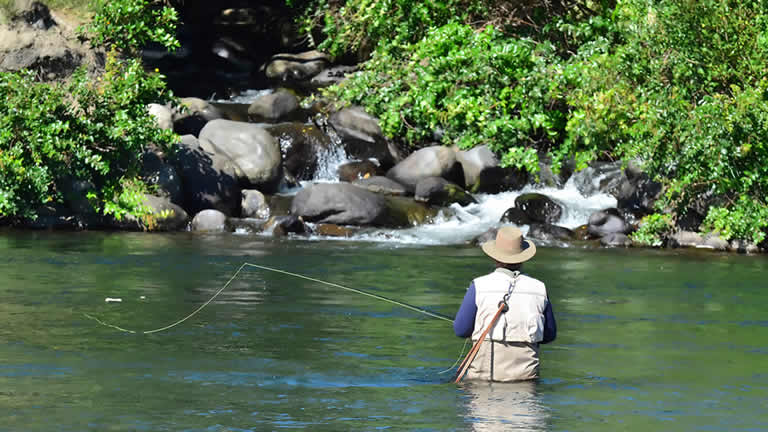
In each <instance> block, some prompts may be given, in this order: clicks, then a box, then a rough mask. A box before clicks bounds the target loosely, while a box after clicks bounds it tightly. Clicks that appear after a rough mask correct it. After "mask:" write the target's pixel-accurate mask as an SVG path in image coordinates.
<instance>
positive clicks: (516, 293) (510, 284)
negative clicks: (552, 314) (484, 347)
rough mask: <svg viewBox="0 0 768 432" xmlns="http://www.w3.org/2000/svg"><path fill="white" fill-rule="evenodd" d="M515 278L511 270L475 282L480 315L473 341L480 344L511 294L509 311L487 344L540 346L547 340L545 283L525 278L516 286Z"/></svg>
mask: <svg viewBox="0 0 768 432" xmlns="http://www.w3.org/2000/svg"><path fill="white" fill-rule="evenodd" d="M513 274H514V273H513V272H512V271H510V270H507V269H504V268H497V269H496V271H494V272H493V273H491V274H488V275H485V276H481V277H479V278H477V279H475V280H474V284H475V304H476V305H477V315H476V316H475V329H474V331H473V332H472V340H478V339H479V338H480V335H481V334H482V333H483V331H485V329H486V328H487V327H488V326H489V325H490V323H491V321H492V320H493V317H494V315H496V311H498V310H499V302H500V301H502V300H503V299H504V296H505V295H506V294H507V293H508V292H510V290H511V293H510V295H509V300H508V301H507V304H508V305H509V310H508V311H507V312H506V313H503V314H502V315H501V317H500V318H499V319H498V321H496V325H494V327H493V329H491V331H490V332H488V336H486V340H488V339H490V340H493V341H498V342H527V343H538V342H541V341H542V340H543V339H544V309H545V308H546V307H547V290H546V288H545V287H544V284H543V283H542V282H541V281H538V280H536V279H534V278H532V277H528V276H526V275H523V274H521V275H519V276H518V277H517V281H516V282H515V281H514V278H513Z"/></svg>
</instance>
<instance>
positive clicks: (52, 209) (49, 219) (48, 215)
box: [0, 203, 85, 230]
mask: <svg viewBox="0 0 768 432" xmlns="http://www.w3.org/2000/svg"><path fill="white" fill-rule="evenodd" d="M35 212H36V213H37V218H35V219H27V218H24V219H22V220H20V221H19V226H21V227H22V228H29V229H53V230H56V229H65V230H78V229H83V228H85V227H84V226H83V225H82V223H81V222H82V220H81V218H79V217H78V216H77V215H75V214H74V213H73V212H72V210H70V209H69V208H68V207H67V206H65V205H63V204H58V203H53V204H45V205H41V206H40V207H38V208H37V209H35ZM8 222H9V221H3V220H2V219H0V225H5V224H7V223H8Z"/></svg>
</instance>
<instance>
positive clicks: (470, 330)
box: [453, 226, 557, 382]
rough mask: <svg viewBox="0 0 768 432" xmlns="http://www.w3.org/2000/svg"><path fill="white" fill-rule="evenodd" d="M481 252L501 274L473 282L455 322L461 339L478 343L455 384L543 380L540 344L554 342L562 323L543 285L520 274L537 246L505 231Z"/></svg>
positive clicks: (508, 228)
mask: <svg viewBox="0 0 768 432" xmlns="http://www.w3.org/2000/svg"><path fill="white" fill-rule="evenodd" d="M482 249H483V252H485V254H486V255H488V256H489V257H490V258H491V259H493V260H494V262H495V263H496V269H495V270H494V271H493V272H492V273H490V274H487V275H485V276H481V277H478V278H476V279H475V280H474V281H472V283H471V284H470V285H469V288H468V289H467V293H466V295H465V296H464V301H463V302H462V304H461V307H460V308H459V312H458V313H457V314H456V319H455V320H454V322H453V329H454V332H455V333H456V336H459V337H464V338H466V337H471V338H472V340H473V341H474V345H473V348H472V350H470V352H469V354H468V355H467V357H466V358H465V360H464V362H463V363H462V365H461V366H460V367H459V371H458V374H457V378H456V382H459V381H460V380H461V379H462V377H463V376H464V374H467V379H479V380H486V381H522V380H530V379H535V378H538V377H539V344H546V343H549V342H552V341H554V340H555V337H556V335H557V324H556V323H555V315H554V312H553V311H552V304H551V303H550V302H549V298H548V297H547V290H546V288H545V286H544V283H542V282H541V281H539V280H537V279H534V278H532V277H530V276H527V275H524V274H521V273H520V270H521V269H522V264H523V263H524V262H525V261H528V260H529V259H531V258H533V256H534V255H535V254H536V245H534V244H533V243H532V242H531V241H530V240H525V239H523V235H522V233H521V232H520V230H519V229H517V228H515V227H513V226H505V227H502V228H500V229H499V231H498V233H497V234H496V239H495V240H491V241H488V242H486V243H483V245H482Z"/></svg>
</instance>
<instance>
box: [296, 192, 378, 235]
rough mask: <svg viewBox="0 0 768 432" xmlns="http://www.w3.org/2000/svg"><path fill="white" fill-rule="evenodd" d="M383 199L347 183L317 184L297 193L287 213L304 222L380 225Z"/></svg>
mask: <svg viewBox="0 0 768 432" xmlns="http://www.w3.org/2000/svg"><path fill="white" fill-rule="evenodd" d="M386 212H387V207H386V203H385V200H384V198H383V197H382V196H381V195H377V194H375V193H373V192H370V191H367V190H364V189H362V188H359V187H357V186H354V185H351V184H348V183H318V184H314V185H311V186H308V187H306V188H304V189H302V190H300V191H299V192H298V193H297V194H296V196H295V197H294V199H293V204H292V205H291V213H293V214H294V215H296V216H301V217H302V218H303V219H304V220H306V221H308V222H318V223H332V224H338V225H383V223H384V222H385V220H386V216H387V215H386Z"/></svg>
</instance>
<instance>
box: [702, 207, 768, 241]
mask: <svg viewBox="0 0 768 432" xmlns="http://www.w3.org/2000/svg"><path fill="white" fill-rule="evenodd" d="M766 228H768V205H766V204H765V203H762V202H756V201H754V200H751V199H748V198H746V197H742V198H741V199H739V200H738V201H737V202H736V203H735V204H734V205H732V206H731V207H728V208H725V207H712V208H710V209H709V213H708V214H707V218H706V219H705V220H704V223H703V225H702V229H704V230H708V231H714V232H717V233H719V234H720V236H721V237H723V238H724V239H725V240H729V239H732V238H738V239H744V240H751V241H753V242H754V243H755V244H760V243H761V242H762V241H763V240H765V234H766Z"/></svg>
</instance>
